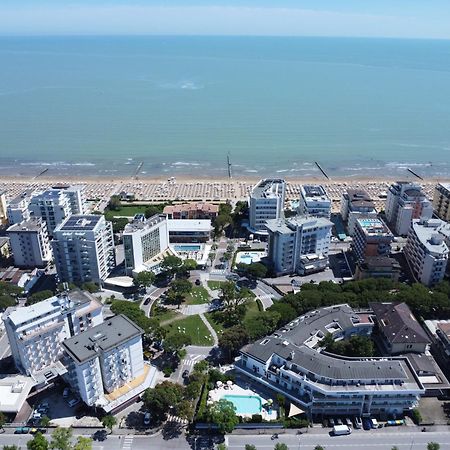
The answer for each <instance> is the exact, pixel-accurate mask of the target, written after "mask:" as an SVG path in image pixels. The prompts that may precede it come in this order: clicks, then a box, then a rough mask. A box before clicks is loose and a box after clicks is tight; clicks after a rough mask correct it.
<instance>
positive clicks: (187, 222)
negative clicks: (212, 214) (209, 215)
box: [167, 219, 211, 232]
mask: <svg viewBox="0 0 450 450" xmlns="http://www.w3.org/2000/svg"><path fill="white" fill-rule="evenodd" d="M167 228H168V230H169V232H170V231H190V232H192V231H205V232H209V231H211V220H210V219H167Z"/></svg>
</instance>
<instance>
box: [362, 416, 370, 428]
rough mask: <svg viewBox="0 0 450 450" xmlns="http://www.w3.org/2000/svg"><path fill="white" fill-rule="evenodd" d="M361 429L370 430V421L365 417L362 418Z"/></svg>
mask: <svg viewBox="0 0 450 450" xmlns="http://www.w3.org/2000/svg"><path fill="white" fill-rule="evenodd" d="M362 423H363V428H364V429H365V430H371V429H372V421H371V420H370V419H368V418H367V417H364V419H363V421H362Z"/></svg>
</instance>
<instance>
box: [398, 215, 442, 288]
mask: <svg viewBox="0 0 450 450" xmlns="http://www.w3.org/2000/svg"><path fill="white" fill-rule="evenodd" d="M444 226H445V222H443V221H442V220H440V219H430V220H423V219H414V220H413V221H412V226H411V228H410V230H409V234H408V238H407V240H406V245H405V248H404V254H405V257H406V259H407V261H408V264H409V266H410V268H411V270H412V272H413V274H414V277H415V278H416V279H417V280H418V281H420V282H421V283H423V284H425V285H426V286H433V285H435V284H437V283H439V282H440V281H442V279H443V278H444V275H445V270H446V268H447V262H448V254H449V247H448V246H447V244H446V243H445V236H444V235H443V234H441V233H440V232H439V230H440V228H441V227H444Z"/></svg>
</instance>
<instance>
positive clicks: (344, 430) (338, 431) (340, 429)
mask: <svg viewBox="0 0 450 450" xmlns="http://www.w3.org/2000/svg"><path fill="white" fill-rule="evenodd" d="M351 432H352V430H351V429H350V427H349V426H347V425H335V426H334V427H333V435H334V436H343V435H345V434H350V433H351Z"/></svg>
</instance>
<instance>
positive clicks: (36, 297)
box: [27, 289, 53, 305]
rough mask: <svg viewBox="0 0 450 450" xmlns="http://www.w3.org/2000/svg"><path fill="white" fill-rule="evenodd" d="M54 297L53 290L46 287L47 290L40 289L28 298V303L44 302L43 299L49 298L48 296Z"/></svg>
mask: <svg viewBox="0 0 450 450" xmlns="http://www.w3.org/2000/svg"><path fill="white" fill-rule="evenodd" d="M50 297H53V291H50V290H49V289H46V290H45V291H40V292H36V293H34V294H32V295H31V296H30V297H28V299H27V305H33V304H34V303H39V302H42V301H43V300H47V299H48V298H50Z"/></svg>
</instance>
